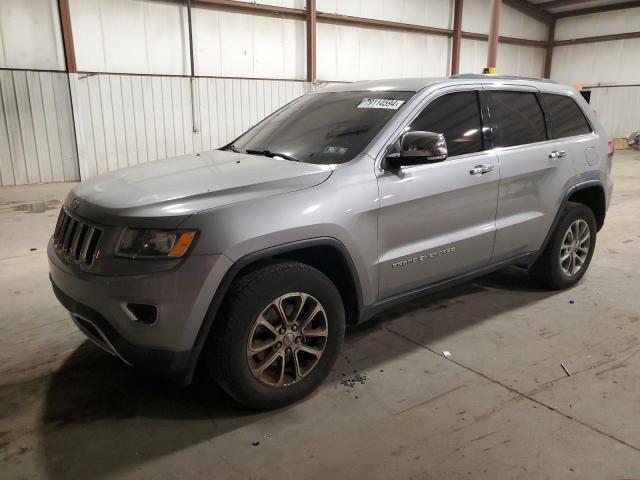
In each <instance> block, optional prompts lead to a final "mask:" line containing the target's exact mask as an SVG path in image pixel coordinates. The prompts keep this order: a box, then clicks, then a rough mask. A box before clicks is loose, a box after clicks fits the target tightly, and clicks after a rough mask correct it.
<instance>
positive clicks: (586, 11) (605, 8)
mask: <svg viewBox="0 0 640 480" xmlns="http://www.w3.org/2000/svg"><path fill="white" fill-rule="evenodd" d="M638 7H640V1H635V2H625V3H613V4H611V5H601V6H599V7H590V8H581V9H580V10H569V11H568V12H558V13H556V18H566V17H577V16H579V15H590V14H592V13H602V12H613V11H614V10H625V9H627V8H638Z"/></svg>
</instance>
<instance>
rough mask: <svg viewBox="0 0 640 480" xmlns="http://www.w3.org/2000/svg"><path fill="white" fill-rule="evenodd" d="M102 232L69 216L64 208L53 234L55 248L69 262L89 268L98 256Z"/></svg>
mask: <svg viewBox="0 0 640 480" xmlns="http://www.w3.org/2000/svg"><path fill="white" fill-rule="evenodd" d="M101 236H102V230H101V229H99V228H98V227H95V226H93V225H89V224H88V223H84V222H82V221H80V220H78V219H77V218H74V217H72V216H71V215H69V214H68V213H67V212H66V211H65V209H64V207H63V208H62V209H61V210H60V216H59V217H58V223H57V224H56V229H55V231H54V232H53V246H54V248H55V249H56V251H57V252H58V254H60V256H62V257H63V258H66V259H67V260H70V261H72V262H75V263H77V264H79V265H80V266H81V267H84V268H89V267H91V266H92V265H93V263H94V261H95V260H96V257H97V256H98V245H99V243H100V237H101Z"/></svg>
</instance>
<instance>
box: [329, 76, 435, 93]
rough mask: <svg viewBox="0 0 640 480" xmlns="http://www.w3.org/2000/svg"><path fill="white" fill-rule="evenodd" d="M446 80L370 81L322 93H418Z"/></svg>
mask: <svg viewBox="0 0 640 480" xmlns="http://www.w3.org/2000/svg"><path fill="white" fill-rule="evenodd" d="M444 80H446V79H445V78H389V79H384V80H368V81H365V82H352V83H340V84H334V85H331V86H329V87H326V88H323V89H322V90H321V91H322V92H363V91H374V92H375V91H377V90H378V91H385V92H417V91H419V90H422V89H423V88H425V87H428V86H429V85H433V84H434V83H438V82H442V81H444Z"/></svg>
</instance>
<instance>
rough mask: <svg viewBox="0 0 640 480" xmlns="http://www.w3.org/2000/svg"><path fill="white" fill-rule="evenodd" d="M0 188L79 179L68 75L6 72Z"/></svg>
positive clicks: (1, 88)
mask: <svg viewBox="0 0 640 480" xmlns="http://www.w3.org/2000/svg"><path fill="white" fill-rule="evenodd" d="M0 94H1V96H2V102H0V185H3V186H4V185H23V184H27V183H44V182H65V181H73V180H79V178H80V177H79V174H78V157H77V155H76V147H75V137H74V132H73V114H72V111H71V99H70V96H69V83H68V80H67V75H66V74H64V73H51V72H23V71H7V70H4V71H1V72H0Z"/></svg>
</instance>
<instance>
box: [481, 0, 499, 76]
mask: <svg viewBox="0 0 640 480" xmlns="http://www.w3.org/2000/svg"><path fill="white" fill-rule="evenodd" d="M501 6H502V0H491V20H490V23H489V51H488V52H487V68H486V70H485V72H486V73H496V66H497V64H498V39H499V34H500V33H499V32H500V7H501Z"/></svg>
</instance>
